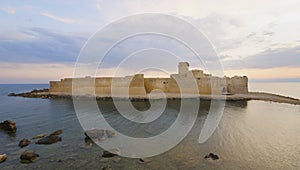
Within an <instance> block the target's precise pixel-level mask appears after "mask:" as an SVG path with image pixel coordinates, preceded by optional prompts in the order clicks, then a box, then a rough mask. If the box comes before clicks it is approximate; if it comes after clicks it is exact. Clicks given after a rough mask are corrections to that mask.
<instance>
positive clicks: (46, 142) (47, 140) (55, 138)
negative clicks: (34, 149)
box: [36, 135, 61, 145]
mask: <svg viewBox="0 0 300 170" xmlns="http://www.w3.org/2000/svg"><path fill="white" fill-rule="evenodd" d="M59 141H61V137H59V136H56V135H54V136H46V137H44V138H42V139H40V140H38V141H37V142H36V144H44V145H49V144H52V143H56V142H59Z"/></svg>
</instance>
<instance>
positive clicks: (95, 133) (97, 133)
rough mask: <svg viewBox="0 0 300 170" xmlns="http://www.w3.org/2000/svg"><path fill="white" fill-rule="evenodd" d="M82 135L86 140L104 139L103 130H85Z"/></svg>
mask: <svg viewBox="0 0 300 170" xmlns="http://www.w3.org/2000/svg"><path fill="white" fill-rule="evenodd" d="M84 135H85V136H86V138H87V139H92V140H93V141H95V140H96V141H99V142H100V141H104V140H105V139H106V137H105V130H104V129H92V130H87V131H85V132H84Z"/></svg>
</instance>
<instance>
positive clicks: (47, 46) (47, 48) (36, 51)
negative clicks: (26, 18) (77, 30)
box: [0, 27, 87, 63]
mask: <svg viewBox="0 0 300 170" xmlns="http://www.w3.org/2000/svg"><path fill="white" fill-rule="evenodd" d="M18 34H20V35H23V39H20V38H15V37H14V36H12V37H11V38H9V37H7V36H6V35H1V34H0V37H5V39H3V38H1V40H0V61H2V62H14V63H24V62H25V63H47V62H74V61H76V58H77V56H78V54H79V51H80V49H81V47H82V46H83V44H84V42H85V41H86V40H87V36H86V35H77V34H65V33H61V32H56V31H53V30H49V29H45V28H37V27H35V28H30V29H26V30H23V31H20V33H18ZM12 35H14V33H12Z"/></svg>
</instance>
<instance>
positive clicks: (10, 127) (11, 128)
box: [0, 120, 17, 133]
mask: <svg viewBox="0 0 300 170" xmlns="http://www.w3.org/2000/svg"><path fill="white" fill-rule="evenodd" d="M0 129H2V130H4V131H6V132H10V133H16V131H17V126H16V123H15V122H14V121H11V120H5V121H4V122H2V123H0Z"/></svg>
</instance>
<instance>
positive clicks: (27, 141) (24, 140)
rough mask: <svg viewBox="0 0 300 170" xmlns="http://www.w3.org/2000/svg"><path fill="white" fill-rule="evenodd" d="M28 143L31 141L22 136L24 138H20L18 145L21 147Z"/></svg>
mask: <svg viewBox="0 0 300 170" xmlns="http://www.w3.org/2000/svg"><path fill="white" fill-rule="evenodd" d="M30 143H31V141H30V140H28V139H25V138H24V139H22V140H21V141H20V142H19V146H20V147H21V148H23V147H25V146H28V145H29V144H30Z"/></svg>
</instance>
